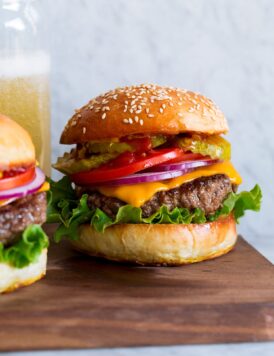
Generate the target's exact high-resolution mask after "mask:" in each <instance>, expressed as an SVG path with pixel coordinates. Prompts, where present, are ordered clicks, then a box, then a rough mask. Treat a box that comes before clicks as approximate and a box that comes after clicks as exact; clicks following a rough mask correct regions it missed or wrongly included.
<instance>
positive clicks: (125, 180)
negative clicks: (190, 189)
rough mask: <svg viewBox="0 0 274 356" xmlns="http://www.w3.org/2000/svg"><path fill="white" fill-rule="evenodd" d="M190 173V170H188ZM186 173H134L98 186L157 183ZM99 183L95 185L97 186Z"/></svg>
mask: <svg viewBox="0 0 274 356" xmlns="http://www.w3.org/2000/svg"><path fill="white" fill-rule="evenodd" d="M189 171H190V170H189ZM186 173H187V171H185V172H184V171H182V170H180V171H169V172H166V171H163V172H146V173H135V174H132V175H129V176H126V177H121V178H117V179H114V180H111V181H108V182H102V183H100V185H111V186H116V185H130V184H138V183H148V182H157V181H160V180H165V179H171V178H176V177H179V176H181V175H183V174H186ZM98 184H99V183H97V185H98Z"/></svg>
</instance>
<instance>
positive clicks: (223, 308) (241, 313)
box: [0, 238, 274, 351]
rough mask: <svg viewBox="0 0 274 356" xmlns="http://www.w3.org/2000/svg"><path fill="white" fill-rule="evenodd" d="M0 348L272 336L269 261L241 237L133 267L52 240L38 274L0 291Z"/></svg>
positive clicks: (273, 284) (273, 272)
mask: <svg viewBox="0 0 274 356" xmlns="http://www.w3.org/2000/svg"><path fill="white" fill-rule="evenodd" d="M0 320H1V323H0V351H12V350H34V349H60V348H61V349H64V348H65V349H67V348H93V347H120V346H142V345H172V344H197V343H220V342H240V341H262V340H273V339H274V268H273V265H272V264H271V263H270V262H268V261H267V260H266V259H265V258H264V257H263V256H262V255H260V254H259V253H258V252H257V251H256V250H255V249H254V248H253V247H251V246H250V245H249V244H248V243H247V242H246V241H244V240H243V239H242V238H240V239H239V242H238V244H237V247H236V248H235V250H234V251H232V252H230V253H229V254H227V255H226V256H223V257H220V258H218V259H215V260H211V261H207V262H203V263H198V264H194V265H187V266H184V267H169V268H168V267H161V268H159V267H158V268H157V267H155V268H154V267H135V266H129V265H120V264H116V263H110V262H105V261H103V260H99V259H93V258H90V257H86V256H84V255H81V254H79V253H77V252H75V251H73V250H72V249H71V248H70V246H69V244H68V243H67V242H62V243H60V244H58V245H56V244H54V243H52V244H51V249H50V254H49V263H48V273H47V276H46V278H44V279H43V280H42V281H41V282H39V283H37V284H34V285H33V286H30V287H28V288H23V289H21V290H18V291H17V292H14V293H11V294H6V295H2V296H1V297H0Z"/></svg>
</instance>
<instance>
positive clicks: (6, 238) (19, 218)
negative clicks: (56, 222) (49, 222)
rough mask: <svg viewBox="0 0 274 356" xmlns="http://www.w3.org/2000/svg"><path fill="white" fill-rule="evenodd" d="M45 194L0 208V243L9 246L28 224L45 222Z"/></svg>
mask: <svg viewBox="0 0 274 356" xmlns="http://www.w3.org/2000/svg"><path fill="white" fill-rule="evenodd" d="M46 209H47V200H46V193H45V192H42V193H38V194H33V195H28V196H26V197H25V198H22V199H17V200H15V201H14V202H12V203H10V204H8V205H5V206H3V207H1V208H0V242H1V243H3V244H11V243H12V242H13V241H14V239H15V238H16V235H17V234H18V233H19V232H22V231H24V230H25V228H26V227H27V226H28V225H30V224H42V223H44V222H45V220H46Z"/></svg>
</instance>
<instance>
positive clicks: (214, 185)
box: [77, 174, 234, 217]
mask: <svg viewBox="0 0 274 356" xmlns="http://www.w3.org/2000/svg"><path fill="white" fill-rule="evenodd" d="M233 189H234V188H233V187H232V184H231V182H230V179H229V178H228V177H227V176H226V175H224V174H216V175H213V176H209V177H201V178H198V179H195V180H193V181H191V182H188V183H184V184H182V185H181V186H180V187H178V188H174V189H170V190H167V191H161V192H158V193H156V194H154V195H153V197H152V198H151V199H150V200H148V201H147V202H146V203H145V204H143V205H142V206H141V208H142V212H143V214H142V215H143V217H148V216H150V215H152V214H153V213H155V212H156V211H157V210H159V208H160V207H161V206H162V205H165V206H167V207H168V209H169V210H172V209H174V208H176V207H179V208H188V209H190V210H192V209H195V208H200V209H202V210H203V211H204V212H205V214H206V215H210V214H212V213H214V212H215V211H216V210H217V209H219V208H220V207H221V205H222V202H223V201H224V199H225V198H226V197H227V195H228V194H229V193H230V192H232V190H233ZM77 192H78V194H79V196H81V195H82V194H83V193H88V195H89V196H88V205H89V207H90V208H100V209H101V210H103V211H104V212H105V213H106V214H107V215H109V216H110V217H114V216H115V215H116V213H117V211H118V209H119V208H120V207H121V206H123V205H125V204H126V203H125V202H123V201H122V200H120V199H117V198H112V197H107V196H105V195H103V194H101V193H99V192H98V191H91V190H87V188H79V187H78V188H77Z"/></svg>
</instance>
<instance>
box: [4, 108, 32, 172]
mask: <svg viewBox="0 0 274 356" xmlns="http://www.w3.org/2000/svg"><path fill="white" fill-rule="evenodd" d="M0 128H1V130H0V171H6V170H10V169H12V168H20V167H28V166H29V165H32V164H35V149H34V146H33V143H32V140H31V138H30V135H29V134H28V133H27V131H25V130H24V129H23V128H22V127H21V126H20V125H18V124H17V123H16V122H15V121H13V120H11V119H9V118H8V117H6V116H4V115H1V114H0Z"/></svg>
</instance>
